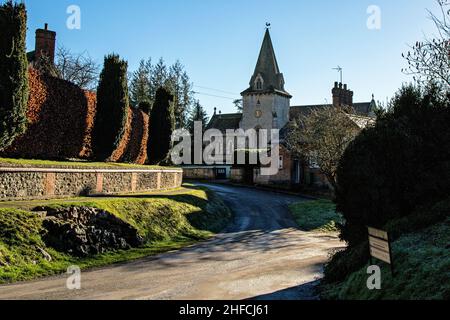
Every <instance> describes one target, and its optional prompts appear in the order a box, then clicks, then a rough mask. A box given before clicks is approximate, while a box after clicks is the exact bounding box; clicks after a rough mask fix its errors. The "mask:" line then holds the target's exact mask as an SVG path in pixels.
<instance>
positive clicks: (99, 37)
mask: <svg viewBox="0 0 450 320" xmlns="http://www.w3.org/2000/svg"><path fill="white" fill-rule="evenodd" d="M24 2H25V3H26V5H27V8H28V16H29V17H28V28H29V30H28V37H27V46H28V49H29V50H32V49H34V31H35V29H36V28H39V27H42V26H43V25H44V23H45V22H47V23H49V25H50V29H52V30H54V31H56V32H57V41H58V44H60V45H61V44H62V45H64V46H65V47H67V48H70V49H71V50H72V51H74V52H83V51H87V52H89V54H90V55H91V56H92V57H93V58H95V59H96V60H97V61H98V62H99V63H101V62H102V61H103V56H104V55H105V54H107V53H111V52H115V53H119V54H120V55H121V56H122V57H124V58H125V59H126V60H128V62H129V70H130V71H133V70H134V69H136V67H137V65H138V63H139V61H140V59H142V58H148V57H152V58H153V59H154V60H156V59H158V58H159V57H163V58H164V59H165V60H166V62H168V63H173V62H174V61H175V60H177V59H179V60H180V61H181V62H182V63H183V64H184V65H185V67H186V70H187V71H188V74H189V75H190V77H191V80H192V81H193V82H194V84H195V85H196V86H197V87H195V88H194V89H195V91H198V92H202V93H207V94H210V95H218V96H223V97H228V99H226V98H221V97H220V98H219V97H211V96H206V95H202V94H198V95H197V98H198V99H199V100H200V101H201V103H202V104H203V105H204V106H205V107H206V108H207V111H208V112H209V114H211V113H212V111H213V108H214V107H217V108H218V109H220V110H222V112H224V113H225V112H234V107H233V105H232V100H231V99H232V98H239V93H240V92H241V91H243V90H245V89H246V88H247V87H248V82H249V80H250V77H251V75H252V73H253V70H254V67H255V64H256V60H257V57H258V53H259V49H260V46H261V42H262V39H263V36H264V28H265V23H266V21H269V22H270V23H271V24H272V27H271V35H272V41H273V43H274V47H275V51H276V54H277V59H278V63H279V65H280V69H281V71H282V72H283V73H284V76H285V80H286V89H287V90H288V91H289V92H290V93H291V94H292V95H293V96H294V97H293V99H292V102H291V105H299V104H314V103H324V102H325V99H327V101H328V102H330V101H331V87H332V85H333V82H334V81H336V80H338V74H337V72H336V71H334V70H332V68H333V67H335V66H337V65H341V66H342V67H343V68H344V82H346V83H348V84H349V87H350V88H351V89H352V90H354V91H355V99H354V100H355V101H356V102H358V101H368V100H370V98H371V95H372V93H374V94H375V97H376V99H377V100H382V101H385V100H386V98H387V97H391V96H392V95H393V94H394V93H395V91H396V90H397V89H398V88H399V87H400V86H401V85H402V83H404V82H409V81H411V77H409V76H405V75H403V74H402V73H401V69H402V68H403V67H404V66H405V61H404V60H403V59H402V58H401V53H402V52H405V51H407V49H408V44H412V43H415V41H417V40H421V39H422V38H423V37H424V34H432V33H433V32H434V28H433V25H432V23H431V21H430V20H429V19H428V18H427V12H426V8H429V9H431V10H436V8H437V6H436V3H435V0H395V1H392V0H370V1H367V0H342V1H336V0H321V1H311V0H271V1H269V0H226V1H223V0H222V1H219V0H128V1H118V0H69V1H66V0H58V1H55V0H25V1H24ZM70 5H78V6H79V7H80V9H81V29H80V30H69V29H68V28H67V27H66V20H67V18H68V16H69V15H68V14H67V13H66V10H67V7H68V6H70ZM370 5H377V6H378V7H379V8H380V9H381V29H380V30H369V29H368V28H367V19H368V18H369V14H368V13H367V8H368V7H369V6H370ZM201 87H207V88H212V89H216V90H220V91H213V90H209V89H205V88H201Z"/></svg>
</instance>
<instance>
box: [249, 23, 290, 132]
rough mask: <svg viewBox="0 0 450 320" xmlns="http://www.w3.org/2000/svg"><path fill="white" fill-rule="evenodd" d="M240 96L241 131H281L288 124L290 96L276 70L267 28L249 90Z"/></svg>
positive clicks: (278, 69)
mask: <svg viewBox="0 0 450 320" xmlns="http://www.w3.org/2000/svg"><path fill="white" fill-rule="evenodd" d="M241 95H242V122H241V128H242V129H244V130H248V129H266V130H271V129H281V128H283V127H284V126H285V125H286V123H288V121H289V108H290V99H291V98H292V96H291V95H290V94H289V93H288V92H287V91H286V90H285V89H284V77H283V74H282V73H281V72H280V68H279V67H278V62H277V58H276V57H275V50H274V49H273V45H272V39H271V38H270V32H269V28H267V29H266V34H265V35H264V40H263V43H262V46H261V51H260V53H259V57H258V61H257V63H256V67H255V72H254V73H253V76H252V78H251V80H250V87H249V88H248V89H247V90H245V91H244V92H242V93H241ZM269 132H270V131H269Z"/></svg>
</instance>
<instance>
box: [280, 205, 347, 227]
mask: <svg viewBox="0 0 450 320" xmlns="http://www.w3.org/2000/svg"><path fill="white" fill-rule="evenodd" d="M289 209H290V211H291V213H292V215H293V216H294V218H295V220H296V222H297V224H298V225H299V227H300V229H302V230H304V231H320V232H337V231H338V230H337V227H336V225H337V224H338V223H341V222H342V217H341V215H340V214H338V213H336V210H335V209H336V206H335V205H334V203H333V202H332V201H329V200H314V201H304V202H299V203H295V204H292V205H290V206H289Z"/></svg>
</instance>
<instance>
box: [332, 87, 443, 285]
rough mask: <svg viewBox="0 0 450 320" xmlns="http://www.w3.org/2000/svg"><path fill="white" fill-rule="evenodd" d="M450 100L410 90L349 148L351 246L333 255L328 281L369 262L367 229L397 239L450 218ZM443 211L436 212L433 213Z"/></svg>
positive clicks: (339, 200)
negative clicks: (449, 205)
mask: <svg viewBox="0 0 450 320" xmlns="http://www.w3.org/2000/svg"><path fill="white" fill-rule="evenodd" d="M449 124H450V99H449V97H442V96H439V94H438V93H437V92H436V90H434V89H432V88H430V89H426V90H421V89H418V88H415V87H412V86H409V87H404V88H403V89H401V90H400V91H399V93H398V94H397V95H396V97H395V98H394V99H393V101H392V105H391V107H390V109H389V110H388V111H387V112H384V113H383V114H380V115H379V116H378V119H377V123H376V125H375V126H374V127H371V128H368V129H365V130H363V132H362V133H361V134H360V135H359V136H358V137H357V138H356V139H355V140H354V142H352V143H351V144H350V146H349V147H348V148H347V150H346V152H345V153H344V156H343V157H342V159H341V161H340V165H339V168H338V172H337V174H338V188H337V190H336V204H337V210H338V211H339V212H340V213H342V214H343V216H344V218H345V221H346V222H345V224H344V225H342V226H340V229H341V234H340V237H341V239H343V240H345V241H346V242H347V243H348V245H349V246H348V248H347V249H346V250H345V251H343V252H340V253H337V254H335V255H334V256H333V258H332V259H331V261H330V262H329V263H328V264H327V266H326V268H325V281H326V282H335V281H339V280H343V279H344V278H345V277H347V276H348V275H349V274H350V273H351V272H354V271H356V270H358V269H359V268H360V267H362V266H363V265H364V264H366V263H367V261H368V258H369V249H368V240H367V238H368V236H367V226H373V227H378V228H382V229H384V230H387V231H389V232H390V233H391V235H392V237H393V239H394V240H395V239H397V238H398V237H400V236H402V235H403V234H405V233H408V232H413V231H416V230H420V228H426V227H428V226H429V225H431V224H433V223H436V222H437V221H440V220H442V219H445V217H446V216H449V215H450V212H449V211H448V210H446V211H445V210H441V211H439V210H438V209H439V208H440V207H436V203H440V201H443V200H445V199H448V196H449V192H450V126H449ZM432 208H437V209H432Z"/></svg>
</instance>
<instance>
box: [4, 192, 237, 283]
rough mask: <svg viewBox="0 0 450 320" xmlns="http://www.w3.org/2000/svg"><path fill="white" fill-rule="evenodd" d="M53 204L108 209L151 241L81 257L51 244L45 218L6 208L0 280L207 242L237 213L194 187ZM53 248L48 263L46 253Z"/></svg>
mask: <svg viewBox="0 0 450 320" xmlns="http://www.w3.org/2000/svg"><path fill="white" fill-rule="evenodd" d="M40 205H45V206H49V207H67V206H89V207H95V208H100V209H104V210H107V211H108V212H110V213H112V214H114V215H116V216H117V217H119V218H120V219H122V220H123V221H125V222H127V223H129V224H131V225H132V226H134V227H135V228H136V229H137V230H138V231H139V233H140V235H141V236H143V237H144V239H145V245H144V246H142V247H140V248H134V249H130V250H119V251H112V252H108V253H105V254H100V255H96V256H91V257H87V258H76V257H73V256H70V255H67V254H64V253H61V252H57V251H55V250H53V249H52V248H49V247H46V245H45V244H44V242H43V241H42V239H41V232H42V218H40V217H39V216H38V215H37V214H35V213H32V212H29V211H27V210H23V209H16V208H2V209H0V283H8V282H14V281H21V280H29V279H33V278H36V277H39V276H45V275H52V274H58V273H62V272H65V271H66V270H67V267H68V266H70V265H78V266H80V267H81V268H82V269H86V268H92V267H99V266H105V265H109V264H112V263H118V262H125V261H130V260H134V259H138V258H142V257H146V256H149V255H154V254H158V253H161V252H166V251H170V250H175V249H179V248H181V247H184V246H187V245H190V244H193V243H195V242H197V241H200V240H205V239H208V238H209V237H211V236H212V235H214V233H216V232H218V231H220V230H221V229H223V228H224V227H225V226H226V225H227V224H228V222H229V221H230V218H231V214H230V212H229V210H228V208H227V207H226V206H225V205H224V204H223V202H222V201H221V200H220V199H219V198H218V197H217V196H216V195H215V194H214V193H212V192H210V191H208V190H206V189H200V188H197V189H194V188H191V189H188V190H187V191H186V192H184V193H179V194H174V195H151V194H148V195H145V194H143V195H137V196H123V197H119V196H117V197H114V198H99V199H96V198H92V199H89V200H84V199H83V201H73V202H67V201H61V202H58V200H52V201H48V202H40ZM42 250H45V251H46V252H48V253H49V254H50V255H51V257H52V261H50V262H48V261H46V260H45V257H44V255H43V253H42Z"/></svg>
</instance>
